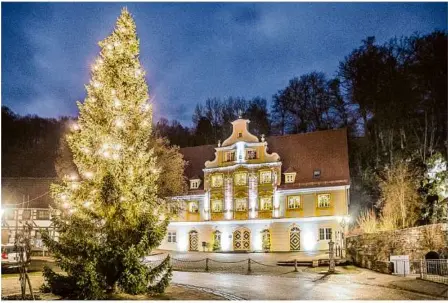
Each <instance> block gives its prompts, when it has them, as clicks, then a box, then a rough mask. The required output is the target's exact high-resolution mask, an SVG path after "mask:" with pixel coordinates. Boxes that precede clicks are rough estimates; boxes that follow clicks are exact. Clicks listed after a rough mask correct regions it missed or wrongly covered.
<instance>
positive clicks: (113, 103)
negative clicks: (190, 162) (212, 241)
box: [43, 9, 183, 299]
mask: <svg viewBox="0 0 448 303" xmlns="http://www.w3.org/2000/svg"><path fill="white" fill-rule="evenodd" d="M99 45H100V46H101V53H100V56H99V57H98V59H97V60H96V62H95V64H94V65H93V72H92V76H91V81H90V83H89V84H88V85H87V93H88V95H87V97H86V99H85V101H84V103H78V107H79V110H80V114H79V119H78V121H77V123H74V124H73V125H72V132H71V133H70V134H69V135H68V136H67V143H68V146H69V148H70V151H71V153H72V154H73V162H74V164H75V165H76V170H77V171H74V172H72V173H71V174H70V175H67V176H66V177H65V178H64V179H63V181H62V182H61V183H59V184H53V186H52V195H53V198H54V200H55V202H56V204H57V208H58V209H59V210H60V215H58V216H54V219H53V223H54V225H55V227H56V228H57V230H58V232H59V239H58V240H57V241H55V240H53V239H52V238H51V237H50V236H49V234H44V235H43V240H44V243H45V244H46V246H47V247H48V248H49V249H50V250H51V251H52V252H53V253H54V256H55V259H56V263H57V265H58V266H59V267H60V268H61V269H62V270H64V271H65V272H66V275H61V274H58V273H55V272H53V271H52V270H51V269H49V268H45V269H44V277H45V280H46V284H45V285H44V288H45V289H47V290H49V291H51V292H53V293H54V294H57V295H61V296H63V297H64V298H74V299H103V298H107V297H108V293H112V292H119V291H120V292H125V293H128V294H141V293H145V292H150V291H156V292H163V291H164V289H165V287H166V286H167V285H168V283H169V280H170V277H171V267H170V262H169V258H166V259H165V260H164V261H163V262H162V263H161V264H160V265H158V266H155V267H152V268H151V267H149V266H147V265H145V264H144V263H143V262H142V261H143V258H144V256H146V255H148V254H149V253H150V251H151V250H152V249H154V248H156V247H158V246H159V245H160V242H161V240H162V239H163V237H164V236H165V234H166V229H167V225H168V220H169V216H168V214H167V200H166V199H164V198H163V196H162V195H160V185H161V183H160V179H161V178H160V173H161V169H163V166H162V165H160V162H159V161H158V159H157V156H156V155H160V154H161V153H160V150H162V149H163V148H165V145H164V143H163V142H161V141H155V138H154V137H153V136H152V134H151V127H152V108H151V105H150V104H149V103H148V99H149V95H148V87H147V84H146V81H145V78H144V75H145V73H144V71H143V70H142V67H141V65H140V62H139V59H138V55H139V40H138V39H137V35H136V26H135V23H134V20H133V19H132V17H131V15H130V13H129V12H128V11H127V10H126V9H123V10H122V12H121V15H120V17H119V18H118V20H117V23H116V27H115V29H114V31H113V33H112V34H111V35H110V36H109V37H107V38H106V39H105V40H103V41H101V42H100V43H99ZM166 148H167V149H166V150H169V152H170V153H169V155H174V156H173V157H174V158H176V161H175V163H179V165H180V166H182V165H183V164H182V158H181V157H178V156H176V155H175V154H176V153H177V151H176V150H175V149H168V147H166ZM170 157H171V156H170ZM179 159H180V160H179ZM176 165H177V164H176ZM179 165H178V166H179ZM177 175H182V171H178V172H177Z"/></svg>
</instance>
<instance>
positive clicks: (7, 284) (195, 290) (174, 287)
mask: <svg viewBox="0 0 448 303" xmlns="http://www.w3.org/2000/svg"><path fill="white" fill-rule="evenodd" d="M30 280H31V284H32V286H33V291H34V293H35V294H37V295H38V296H40V297H41V299H43V300H55V299H59V297H57V296H54V295H51V294H40V293H38V291H39V287H40V285H42V283H43V282H44V279H43V277H42V275H41V274H37V273H36V274H33V275H30ZM19 293H20V284H19V279H18V277H13V276H8V277H2V296H9V295H13V294H19ZM114 299H117V300H192V301H194V300H207V301H209V300H213V301H216V300H240V298H239V297H237V296H235V295H232V294H227V293H223V292H221V291H219V290H215V289H209V288H204V287H198V286H190V285H182V284H176V283H172V284H171V285H170V286H169V287H168V288H167V289H166V291H165V293H164V294H160V295H155V296H154V297H148V296H147V295H139V296H129V295H125V294H123V295H117V297H116V298H114Z"/></svg>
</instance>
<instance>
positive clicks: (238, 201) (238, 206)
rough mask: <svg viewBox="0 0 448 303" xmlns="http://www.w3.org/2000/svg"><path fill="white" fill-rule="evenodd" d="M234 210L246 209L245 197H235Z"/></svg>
mask: <svg viewBox="0 0 448 303" xmlns="http://www.w3.org/2000/svg"><path fill="white" fill-rule="evenodd" d="M235 209H236V211H246V210H247V199H236V200H235Z"/></svg>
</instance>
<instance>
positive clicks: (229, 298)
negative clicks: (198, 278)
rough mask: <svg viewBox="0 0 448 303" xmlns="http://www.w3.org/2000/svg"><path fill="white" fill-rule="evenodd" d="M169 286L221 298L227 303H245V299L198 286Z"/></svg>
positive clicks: (180, 284) (179, 284) (178, 284)
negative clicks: (241, 302) (233, 302)
mask: <svg viewBox="0 0 448 303" xmlns="http://www.w3.org/2000/svg"><path fill="white" fill-rule="evenodd" d="M171 285H177V286H181V287H185V288H189V289H194V290H199V291H202V292H206V293H210V294H213V295H216V296H219V297H222V298H224V299H226V300H229V301H246V299H243V298H241V297H238V296H235V295H232V294H229V293H226V292H222V291H219V290H215V289H212V288H207V287H200V286H194V285H190V284H182V283H171Z"/></svg>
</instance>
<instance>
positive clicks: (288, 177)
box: [285, 173, 296, 183]
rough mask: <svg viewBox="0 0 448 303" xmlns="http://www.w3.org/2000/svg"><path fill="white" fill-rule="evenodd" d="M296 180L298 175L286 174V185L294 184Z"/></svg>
mask: <svg viewBox="0 0 448 303" xmlns="http://www.w3.org/2000/svg"><path fill="white" fill-rule="evenodd" d="M295 179H296V173H287V174H285V183H294V181H295Z"/></svg>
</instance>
